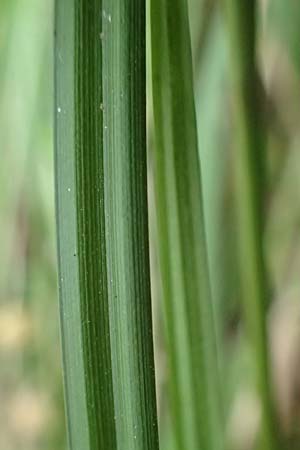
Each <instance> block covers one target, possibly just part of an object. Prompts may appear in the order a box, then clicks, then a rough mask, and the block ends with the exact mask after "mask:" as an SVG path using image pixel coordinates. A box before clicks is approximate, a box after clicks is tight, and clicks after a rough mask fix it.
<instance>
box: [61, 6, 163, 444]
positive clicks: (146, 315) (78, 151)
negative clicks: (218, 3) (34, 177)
mask: <svg viewBox="0 0 300 450" xmlns="http://www.w3.org/2000/svg"><path fill="white" fill-rule="evenodd" d="M55 27H56V29H55V33H56V46H55V66H56V71H55V76H56V103H55V121H56V199H57V228H58V252H59V277H60V302H61V323H62V341H63V355H64V378H65V391H66V409H67V417H68V430H69V442H70V447H71V449H72V450H74V449H76V450H77V449H78V450H83V449H84V450H96V449H99V450H100V449H109V450H114V449H118V450H133V449H136V450H141V449H144V450H146V449H148V450H150V449H151V450H156V449H157V448H158V436H157V421H156V404H155V385H154V361H153V348H152V323H151V303H150V281H149V280H150V278H149V276H150V274H149V255H148V223H147V191H146V187H147V172H146V129H145V126H146V120H145V4H144V2H143V1H142V0H132V1H129V2H127V1H126V0H116V1H113V2H111V1H108V0H103V1H99V0H93V1H89V2H87V1H85V0H65V1H57V2H56V25H55Z"/></svg>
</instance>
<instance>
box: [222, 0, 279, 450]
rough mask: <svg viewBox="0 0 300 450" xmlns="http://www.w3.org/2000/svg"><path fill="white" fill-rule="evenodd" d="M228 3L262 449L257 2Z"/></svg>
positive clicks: (264, 381)
mask: <svg viewBox="0 0 300 450" xmlns="http://www.w3.org/2000/svg"><path fill="white" fill-rule="evenodd" d="M225 6H226V10H227V11H226V12H227V18H228V30H229V40H230V50H231V78H232V91H233V92H232V93H233V107H234V121H235V128H234V131H235V147H236V172H237V185H236V192H237V213H238V219H239V235H240V236H239V237H240V262H241V263H240V268H241V269H240V270H241V279H242V290H243V293H242V294H243V300H244V310H245V319H246V323H247V329H248V333H249V336H250V339H251V343H252V348H253V352H254V359H255V365H256V381H257V386H258V394H259V397H260V401H261V409H262V411H261V412H262V417H261V424H262V425H261V426H262V443H263V448H264V449H266V450H274V449H275V448H278V442H277V433H276V428H275V413H274V407H273V401H272V396H271V387H270V375H269V354H268V348H267V326H266V314H267V303H268V293H267V282H266V270H265V262H264V255H263V239H262V238H263V209H262V206H263V205H262V201H263V194H264V189H263V185H264V174H263V162H262V158H263V156H264V145H263V128H262V123H263V120H262V104H261V103H260V102H261V99H260V97H259V91H258V77H257V71H256V62H255V41H256V7H257V2H256V1H255V0H251V1H249V2H247V7H244V5H242V3H241V2H239V1H238V0H227V1H226V2H225Z"/></svg>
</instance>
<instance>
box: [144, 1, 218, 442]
mask: <svg viewBox="0 0 300 450" xmlns="http://www.w3.org/2000/svg"><path fill="white" fill-rule="evenodd" d="M151 35H152V78H153V105H154V123H155V138H156V142H155V179H154V181H155V188H156V205H157V216H158V239H159V250H160V264H161V272H162V284H163V291H164V307H165V314H164V315H165V321H166V329H167V337H168V356H169V366H170V373H169V379H170V394H171V409H172V411H171V414H172V417H173V433H174V434H175V435H176V441H177V448H178V449H189V450H199V449H200V448H202V449H207V450H210V449H220V448H222V443H223V439H222V425H221V421H222V420H221V417H220V416H221V407H220V397H219V385H218V370H217V357H216V341H215V332H214V324H213V315H212V304H211V293H210V285H209V275H208V264H207V255H206V242H205V230H204V219H203V210H202V193H201V180H200V164H199V156H198V143H197V128H196V117H195V107H194V94H193V79H192V61H191V44H190V35H189V24H188V12H187V6H186V2H185V0H175V1H173V2H172V3H171V2H169V1H167V0H152V1H151Z"/></svg>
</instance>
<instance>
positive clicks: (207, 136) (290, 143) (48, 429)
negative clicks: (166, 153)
mask: <svg viewBox="0 0 300 450" xmlns="http://www.w3.org/2000/svg"><path fill="white" fill-rule="evenodd" d="M241 1H242V0H241ZM189 3H190V5H189V6H190V16H191V30H192V44H193V57H194V71H195V100H196V109H197V119H198V129H199V147H200V158H201V164H202V177H203V196H204V206H205V221H206V231H207V239H208V253H209V265H210V271H211V278H212V289H213V298H214V304H215V305H214V306H215V315H216V320H217V323H218V335H219V346H220V350H221V355H222V358H221V359H222V361H221V366H222V372H223V376H222V380H223V395H224V399H225V405H226V410H225V413H226V421H227V425H226V435H227V438H228V442H229V448H232V449H241V450H247V449H249V450H250V449H252V448H255V438H256V434H257V430H258V427H259V420H260V417H259V408H258V405H257V399H256V397H255V392H254V388H253V367H252V363H251V360H252V358H251V351H250V349H249V345H248V342H247V340H246V338H245V333H244V325H243V319H242V314H241V302H240V288H239V267H238V264H237V258H236V253H237V249H236V226H237V225H236V219H235V212H234V195H235V192H234V191H235V186H234V183H233V171H234V164H235V157H234V152H233V150H232V136H233V133H234V129H233V127H232V114H231V97H230V88H229V86H230V82H229V79H228V78H229V70H228V64H229V57H228V49H227V31H226V23H225V20H224V14H223V11H222V2H221V1H217V0H189ZM258 16H259V20H258V23H259V32H258V42H257V59H258V65H259V71H260V80H261V92H260V95H261V96H262V104H263V105H264V120H265V130H266V141H267V154H266V158H265V160H266V174H267V177H266V192H265V211H264V214H265V217H264V222H265V235H264V242H265V253H266V261H267V268H268V276H269V284H270V291H271V294H272V295H271V298H272V301H271V304H270V308H269V343H270V344H269V346H270V352H271V360H272V379H273V384H274V395H275V399H276V408H277V411H278V415H279V417H280V426H281V429H282V433H283V434H284V435H285V436H286V438H287V440H288V442H289V443H290V444H289V449H288V450H290V449H293V448H299V442H300V308H299V299H300V297H299V295H300V278H299V274H300V126H299V122H300V121H299V118H300V89H299V88H300V2H298V1H297V0H261V1H260V2H258ZM52 52H53V1H52V0H2V1H1V3H0V68H1V71H0V145H1V156H2V158H1V164H0V176H1V191H0V211H1V214H0V235H1V238H2V239H1V251H0V268H1V269H0V405H1V408H0V450H19V449H22V450H64V449H65V448H66V443H65V425H64V409H63V394H62V379H61V378H62V377H61V363H60V359H61V358H60V348H59V321H58V300H57V288H56V254H55V252H56V244H55V219H54V176H53V130H52V128H53V127H52V108H53V67H52V66H53V58H52ZM149 98H150V90H149ZM149 104H150V102H149ZM148 124H149V148H150V157H149V200H150V201H149V205H150V233H151V243H152V245H151V263H152V281H153V282H152V287H153V298H154V308H153V309H154V322H155V353H156V366H157V392H158V405H159V419H160V435H161V442H162V449H163V450H167V449H172V439H171V437H170V436H169V434H168V404H167V400H166V395H165V391H166V389H165V386H166V383H167V372H166V369H165V367H166V364H165V350H164V341H163V332H162V326H161V307H160V304H161V302H160V286H159V282H158V279H159V275H158V267H157V258H156V250H155V225H154V224H155V218H154V215H155V210H154V201H153V178H152V169H151V167H152V166H151V129H152V119H151V111H150V109H149V114H148Z"/></svg>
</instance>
